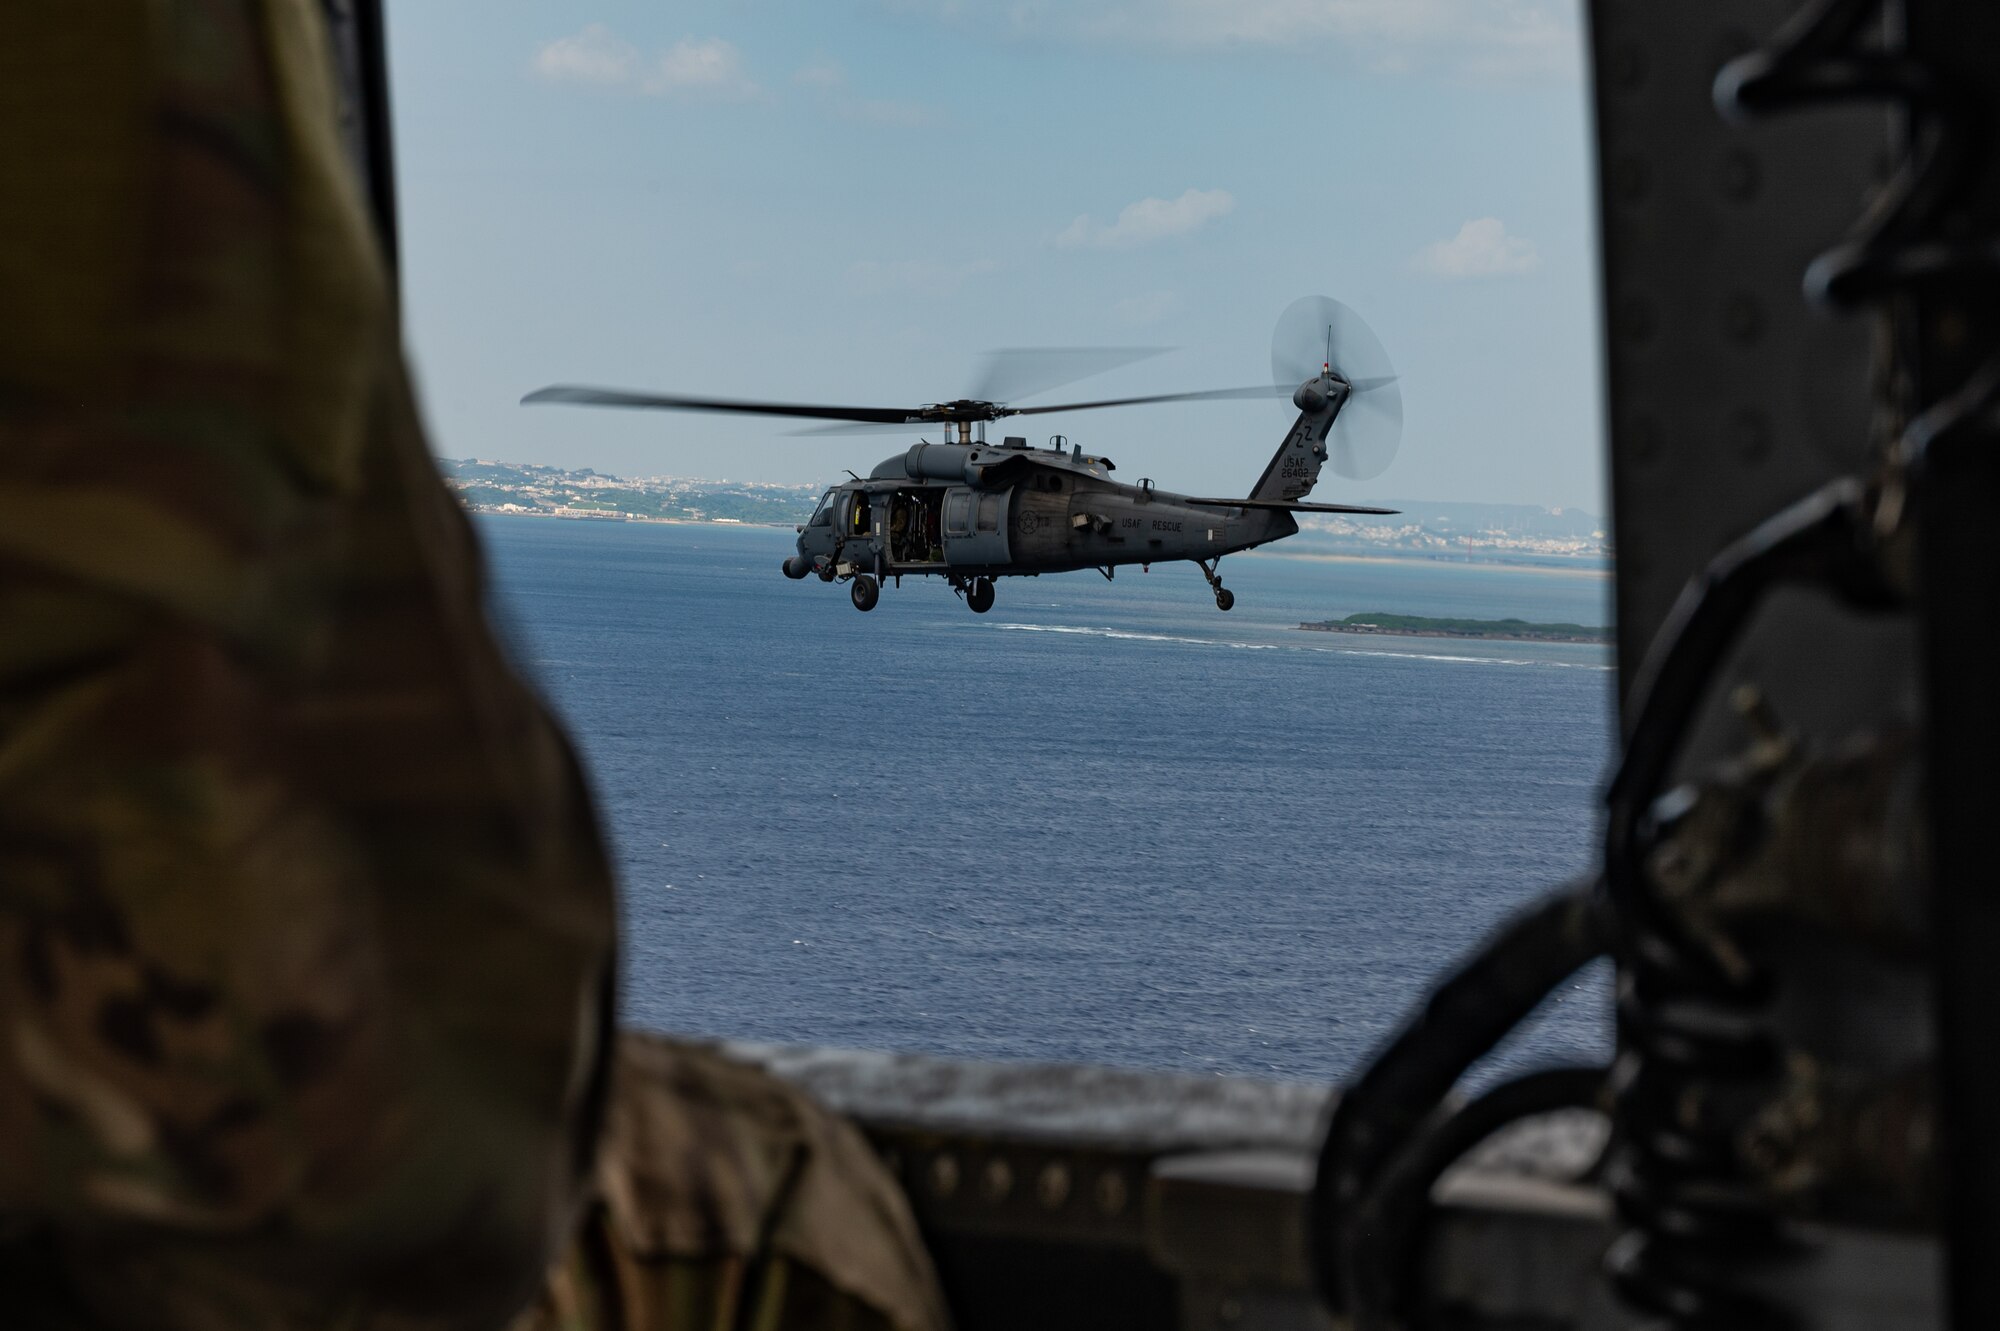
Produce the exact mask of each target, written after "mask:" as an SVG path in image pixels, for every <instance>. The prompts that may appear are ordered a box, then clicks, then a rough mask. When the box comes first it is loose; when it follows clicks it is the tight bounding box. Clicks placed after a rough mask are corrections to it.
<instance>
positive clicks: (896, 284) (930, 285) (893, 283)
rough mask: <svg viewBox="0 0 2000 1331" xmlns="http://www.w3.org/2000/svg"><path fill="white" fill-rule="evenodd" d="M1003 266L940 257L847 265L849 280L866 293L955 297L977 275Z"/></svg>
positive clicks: (979, 261)
mask: <svg viewBox="0 0 2000 1331" xmlns="http://www.w3.org/2000/svg"><path fill="white" fill-rule="evenodd" d="M999 267H1000V265H999V264H997V263H995V262H994V261H993V260H991V259H974V260H972V261H971V262H969V263H958V264H950V263H943V262H940V261H939V260H936V259H897V260H883V259H861V260H857V261H856V262H854V263H851V264H849V265H848V266H847V279H848V281H849V282H851V283H852V284H853V285H854V287H855V290H856V291H857V292H859V294H861V295H863V296H880V295H885V294H888V293H890V292H897V291H911V292H915V293H916V294H917V295H920V296H955V295H957V294H958V291H959V288H960V287H963V286H964V285H965V284H966V282H968V281H970V280H971V279H972V278H975V277H982V276H984V275H985V274H987V273H990V272H993V271H995V270H996V269H998V268H999Z"/></svg>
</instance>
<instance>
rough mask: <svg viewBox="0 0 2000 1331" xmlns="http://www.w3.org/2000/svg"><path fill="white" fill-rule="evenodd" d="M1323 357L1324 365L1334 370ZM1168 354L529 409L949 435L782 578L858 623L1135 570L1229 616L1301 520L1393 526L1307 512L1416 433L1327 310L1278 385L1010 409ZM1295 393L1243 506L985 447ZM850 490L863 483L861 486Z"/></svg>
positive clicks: (877, 477) (1276, 366) (883, 478)
mask: <svg viewBox="0 0 2000 1331" xmlns="http://www.w3.org/2000/svg"><path fill="white" fill-rule="evenodd" d="M1322 349H1323V350H1324V352H1325V359H1324V360H1322V359H1321V358H1320V352H1321V351H1322ZM1150 354H1153V352H1152V350H1151V349H1145V350H1135V349H1124V348H1096V349H1065V350H1049V349H1044V350H1017V351H1002V352H995V353H992V355H991V357H990V358H989V360H988V362H987V370H986V373H985V374H984V376H983V377H982V382H981V389H982V390H983V391H981V392H980V393H979V394H978V395H977V396H975V397H967V398H961V399H959V400H957V401H953V402H940V403H936V404H934V405H931V406H926V407H918V408H914V409H905V408H889V407H836V406H812V405H807V404H801V403H790V402H752V401H740V400H736V399H730V398H699V397H680V396H669V395H662V394H655V393H635V392H626V391H623V390H619V389H608V388H584V387H576V386H571V385H558V386H555V387H551V388H543V389H540V390H538V391H536V392H533V393H530V394H528V396H527V397H525V398H523V399H522V401H523V402H566V403H575V404H581V405H586V406H601V407H643V408H657V409H665V410H669V411H709V412H733V413H747V414H751V415H763V416H791V417H806V418H813V419H822V420H835V421H843V422H847V424H843V425H836V426H830V427H820V428H817V429H812V430H805V431H801V432H800V433H804V434H849V433H882V432H886V431H896V430H907V429H911V428H913V427H922V426H926V425H934V424H940V423H942V424H944V425H945V427H946V429H947V430H948V431H949V435H948V441H947V442H945V443H941V444H933V443H929V442H919V443H917V444H916V445H914V446H912V447H911V448H910V450H909V451H908V452H906V453H899V454H897V455H896V456H895V457H892V458H888V459H886V460H885V461H883V462H882V463H881V464H880V465H878V466H877V467H876V468H875V470H874V471H873V472H871V473H870V474H869V475H868V478H867V479H866V480H863V479H861V478H859V477H856V478H855V479H853V480H849V481H845V482H843V483H842V484H840V485H837V486H835V487H834V488H833V489H831V490H828V491H827V492H826V494H825V495H824V496H822V498H821V499H820V502H819V507H818V508H817V509H816V510H815V511H814V512H813V515H812V519H811V520H810V521H809V522H807V523H806V524H805V525H804V526H801V527H800V528H799V529H798V531H799V542H798V553H797V554H795V555H792V556H790V557H789V558H787V559H786V560H785V562H784V571H785V574H786V576H788V577H792V578H803V577H805V576H806V575H808V574H811V573H817V574H818V575H819V577H820V579H821V580H822V581H824V582H832V581H834V580H835V579H836V578H844V579H847V580H849V583H850V591H851V594H852V596H853V598H854V606H855V608H856V609H858V610H872V609H874V608H875V602H876V600H877V599H878V598H879V597H880V595H881V587H882V583H883V582H884V581H885V580H887V579H890V578H894V579H896V580H897V581H898V584H899V585H900V582H901V579H902V578H903V577H905V576H906V575H917V574H923V575H932V574H935V575H937V576H940V577H942V578H944V579H945V580H946V581H947V582H949V583H950V584H951V587H952V590H953V591H955V592H957V593H958V594H960V595H962V596H963V597H964V598H965V602H966V604H967V605H969V606H971V607H972V609H973V610H974V611H976V612H978V613H980V614H984V613H985V612H986V611H988V610H990V609H991V608H992V607H993V580H994V579H995V578H1003V577H1010V576H1012V577H1034V576H1036V575H1039V574H1042V573H1067V572H1072V571H1075V570H1078V569H1096V570H1098V571H1099V572H1101V573H1103V574H1104V576H1105V577H1106V578H1109V577H1111V575H1112V570H1113V569H1115V568H1116V567H1117V566H1118V565H1120V564H1141V565H1149V564H1158V563H1163V562H1166V561H1168V560H1175V559H1185V560H1188V561H1190V562H1192V563H1193V564H1195V565H1196V566H1197V567H1199V568H1200V569H1201V572H1202V576H1203V577H1204V578H1206V579H1207V580H1208V585H1209V586H1210V587H1211V588H1212V589H1213V590H1214V592H1215V604H1216V608H1217V609H1220V610H1227V609H1229V608H1230V607H1231V606H1232V605H1234V604H1235V603H1236V597H1235V595H1234V594H1233V593H1231V592H1230V591H1229V590H1228V589H1227V588H1225V587H1224V586H1223V585H1222V579H1221V577H1220V576H1219V575H1218V573H1217V566H1218V565H1219V564H1220V563H1221V560H1222V556H1224V555H1226V554H1231V553H1234V552H1235V551H1238V550H1248V549H1250V548H1252V547H1253V546H1259V545H1264V544H1266V543H1267V542H1270V541H1276V540H1280V539H1282V538H1284V537H1286V536H1290V535H1292V534H1294V533H1295V532H1297V531H1298V529H1299V525H1298V523H1297V521H1295V520H1294V519H1293V517H1292V514H1294V513H1370V514H1389V513H1394V512H1395V511H1396V510H1394V509H1387V508H1365V507H1360V506H1357V505H1353V504H1310V503H1305V502H1303V500H1304V496H1305V495H1307V494H1308V493H1310V492H1311V490H1312V488H1313V484H1314V482H1316V481H1317V480H1318V479H1319V471H1320V466H1321V464H1323V463H1327V462H1329V461H1330V462H1331V463H1332V466H1333V469H1334V471H1335V472H1336V473H1338V474H1340V475H1342V476H1346V477H1350V478H1352V479H1356V480H1366V479H1368V478H1369V477H1372V476H1375V475H1379V474H1380V473H1381V471H1382V470H1383V468H1385V467H1387V466H1388V465H1389V459H1390V457H1391V456H1392V455H1393V454H1394V452H1395V449H1396V444H1397V441H1398V439H1399V437H1400V435H1401V432H1402V423H1403V404H1402V395H1401V392H1400V390H1398V388H1397V387H1396V376H1395V373H1394V371H1393V370H1392V369H1391V368H1390V365H1389V357H1388V354H1387V353H1386V352H1384V351H1383V349H1382V344H1381V343H1380V342H1379V341H1377V340H1376V338H1375V335H1374V333H1372V332H1371V331H1370V330H1369V328H1368V325H1367V324H1365V323H1364V322H1362V319H1361V316H1360V315H1358V314H1356V313H1355V312H1354V311H1353V310H1351V309H1349V308H1348V307H1347V306H1345V305H1342V304H1341V303H1340V302H1338V301H1336V300H1332V299H1329V298H1328V297H1325V296H1307V297H1304V298H1302V299H1300V300H1298V301H1295V302H1293V303H1292V305H1291V306H1290V308H1288V309H1287V310H1286V311H1285V313H1284V315H1283V316H1282V317H1281V318H1280V319H1279V320H1278V327H1277V331H1276V333H1275V334H1274V335H1273V337H1272V341H1271V368H1272V375H1273V378H1274V379H1275V380H1276V381H1277V382H1276V383H1275V385H1268V386H1266V385H1260V386H1258V387H1255V388H1224V389H1215V390H1210V391H1207V392H1199V393H1166V394H1159V395H1153V396H1146V397H1124V398H1112V399H1106V400H1103V401H1096V402H1066V403H1062V404H1059V405H1057V406H1046V407H1016V406H1010V405H1008V404H1007V401H1006V399H1008V398H1010V397H1024V396H1029V395H1031V394H1033V393H1038V392H1044V391H1046V390H1048V389H1050V388H1054V387H1056V386H1058V385H1059V384H1063V383H1069V382H1073V381H1074V380H1076V379H1078V378H1081V377H1082V376H1083V375H1086V374H1094V373H1097V372H1099V371H1101V370H1105V369H1110V368H1112V367H1113V366H1116V365H1121V364H1125V363H1128V362H1130V361H1133V360H1136V359H1139V358H1140V357H1142V356H1146V355H1150ZM1281 394H1290V395H1291V398H1292V402H1293V404H1294V405H1296V406H1297V407H1298V409H1299V415H1298V419H1297V420H1296V421H1294V422H1293V423H1292V428H1291V429H1290V430H1289V431H1287V432H1286V434H1285V439H1284V442H1283V443H1282V444H1280V445H1279V446H1278V452H1277V455H1276V456H1274V457H1273V458H1272V459H1271V463H1270V465H1269V466H1267V467H1266V468H1265V469H1264V474H1263V476H1262V477H1260V478H1259V479H1258V481H1257V484H1256V485H1255V486H1254V487H1252V489H1251V491H1250V493H1249V494H1248V495H1247V496H1245V497H1243V498H1241V499H1231V498H1224V499H1207V498H1195V497H1192V496H1188V495H1181V494H1173V493H1170V492H1168V491H1166V490H1160V489H1157V488H1155V487H1154V485H1153V483H1152V482H1151V481H1150V480H1142V481H1140V482H1139V483H1138V484H1137V485H1125V484H1122V483H1120V482H1118V481H1114V480H1112V479H1111V470H1112V463H1111V460H1110V459H1109V458H1102V457H1092V456H1090V455H1088V454H1086V453H1085V452H1084V451H1083V449H1082V448H1081V447H1080V446H1079V447H1076V448H1073V449H1066V448H1065V447H1064V443H1065V441H1064V439H1063V437H1062V436H1061V435H1057V436H1054V437H1053V438H1052V439H1051V440H1050V445H1051V446H1050V447H1048V448H1031V447H1029V445H1028V441H1027V440H1026V439H1022V438H1007V439H1004V440H1002V441H1001V442H1000V443H999V444H998V445H994V444H989V443H988V442H987V441H986V437H985V435H986V423H987V422H988V421H994V420H999V419H1001V418H1003V417H1007V416H1035V415H1043V414H1046V413H1049V412H1056V411H1083V410H1089V409H1094V408H1098V407H1122V406H1133V405H1137V404H1139V403H1147V402H1193V401H1202V400H1215V399H1223V398H1253V397H1269V396H1276V395H1281ZM849 474H850V475H852V473H849Z"/></svg>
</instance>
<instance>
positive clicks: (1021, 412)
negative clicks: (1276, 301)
mask: <svg viewBox="0 0 2000 1331" xmlns="http://www.w3.org/2000/svg"><path fill="white" fill-rule="evenodd" d="M1296 388H1297V385H1296V384H1294V385H1291V386H1289V387H1280V386H1277V385H1274V384H1257V385H1253V386H1251V387H1249V388H1211V389H1209V390H1207V391H1206V392H1201V393H1154V394H1151V395H1148V396H1146V397H1112V398H1104V399H1102V400H1101V401H1097V402H1058V403H1056V404H1055V405H1054V406H1052V407H1008V408H1007V409H1006V410H1005V411H1004V412H1003V413H1002V414H1003V415H1007V416H1042V415H1046V414H1047V413H1049V412H1051V411H1094V410H1096V409H1097V408H1099V407H1136V406H1141V405H1143V404H1145V403H1148V402H1224V401H1229V400H1232V399H1237V400H1240V399H1245V398H1262V397H1290V396H1291V395H1292V393H1293V391H1294V390H1295V389H1296Z"/></svg>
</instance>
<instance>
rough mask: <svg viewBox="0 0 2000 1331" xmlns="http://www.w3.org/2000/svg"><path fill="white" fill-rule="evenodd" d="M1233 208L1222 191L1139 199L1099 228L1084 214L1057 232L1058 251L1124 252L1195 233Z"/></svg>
mask: <svg viewBox="0 0 2000 1331" xmlns="http://www.w3.org/2000/svg"><path fill="white" fill-rule="evenodd" d="M1235 208H1236V199H1235V197H1234V196H1233V195H1231V194H1230V192H1229V191H1228V190H1224V189H1208V190H1201V189H1190V190H1188V191H1187V192H1186V193H1185V194H1182V195H1181V196H1180V197H1179V198H1178V199H1141V200H1139V201H1138V202H1137V203H1128V204H1126V205H1125V207H1124V209H1123V210H1121V211H1120V212H1119V214H1118V220H1117V221H1115V222H1113V223H1111V224H1110V225H1109V226H1100V225H1098V224H1097V223H1096V222H1094V221H1092V220H1091V218H1090V216H1089V214H1087V213H1086V214H1085V215H1083V216H1081V217H1079V218H1077V219H1076V220H1075V221H1074V222H1071V223H1070V224H1069V225H1068V226H1066V227H1064V228H1063V229H1062V230H1061V231H1060V232H1058V233H1057V235H1056V238H1055V243H1056V246H1057V248H1059V249H1066V250H1067V249H1078V248H1082V247H1084V246H1088V247H1090V248H1092V249H1101V250H1109V249H1124V248H1126V247H1128V246H1132V245H1144V244H1146V243H1148V242H1149V241H1155V240H1165V239H1167V238H1168V237H1170V236H1185V235H1187V234H1189V233H1190V232H1193V231H1199V230H1200V229H1201V228H1202V227H1205V226H1207V225H1208V224H1209V223H1210V222H1213V221H1215V220H1216V219H1217V218H1220V217H1226V216H1228V215H1229V214H1230V213H1231V212H1232V211H1234V210H1235Z"/></svg>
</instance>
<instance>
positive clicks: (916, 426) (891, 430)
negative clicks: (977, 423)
mask: <svg viewBox="0 0 2000 1331" xmlns="http://www.w3.org/2000/svg"><path fill="white" fill-rule="evenodd" d="M951 428H952V426H951V422H950V421H863V422H862V423H860V424H858V425H809V426H807V427H806V428H805V429H803V430H787V431H785V435H786V437H787V438H791V439H799V438H805V437H808V436H818V435H829V434H835V435H840V434H915V433H916V432H917V431H919V430H943V431H946V432H949V431H950V430H951Z"/></svg>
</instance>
